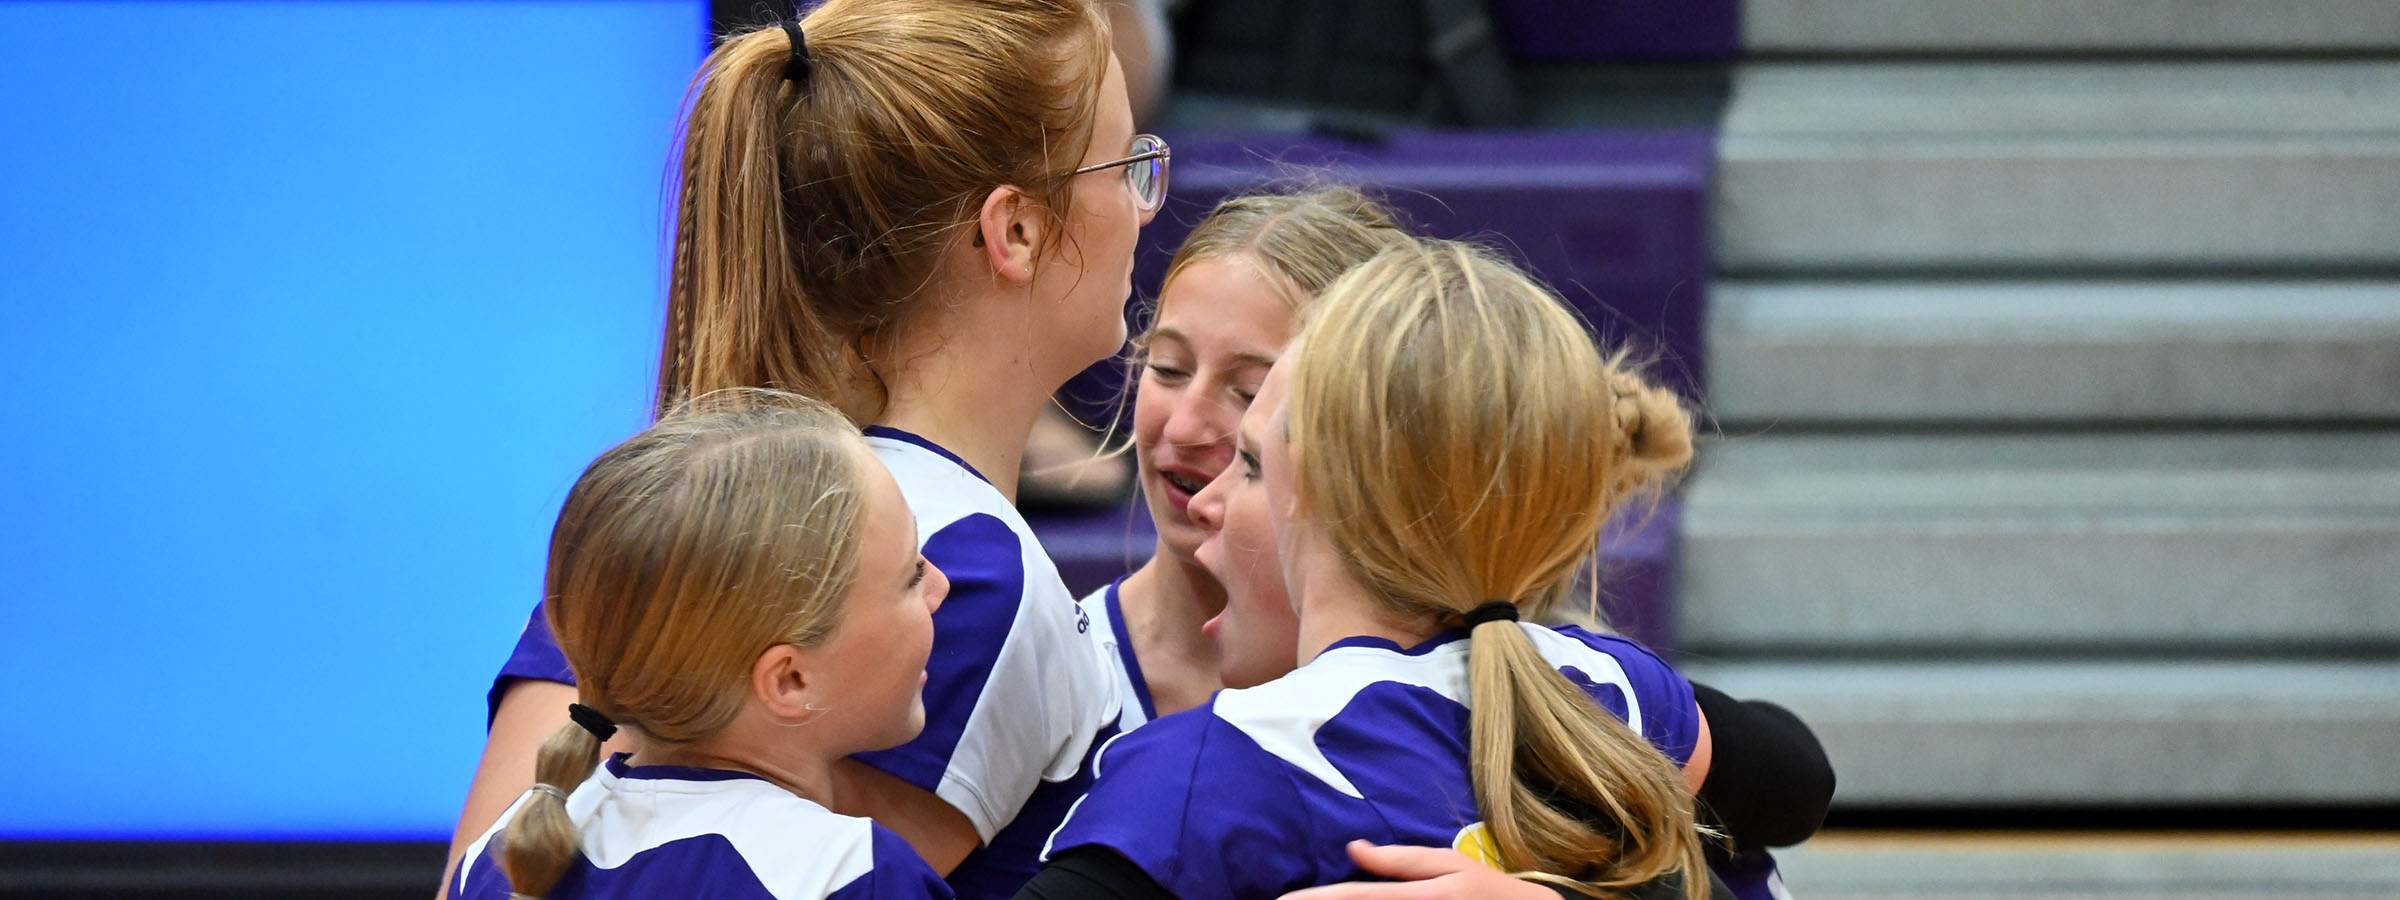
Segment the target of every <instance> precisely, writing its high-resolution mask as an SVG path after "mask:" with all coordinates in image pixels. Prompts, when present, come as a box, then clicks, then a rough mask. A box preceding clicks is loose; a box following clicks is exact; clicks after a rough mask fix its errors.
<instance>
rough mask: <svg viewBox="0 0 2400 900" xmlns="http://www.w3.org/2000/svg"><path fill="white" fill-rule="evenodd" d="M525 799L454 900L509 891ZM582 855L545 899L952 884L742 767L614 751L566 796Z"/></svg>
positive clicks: (843, 893) (738, 895) (785, 899)
mask: <svg viewBox="0 0 2400 900" xmlns="http://www.w3.org/2000/svg"><path fill="white" fill-rule="evenodd" d="M532 795H533V792H531V791H527V792H526V796H525V797H519V798H517V802H516V803H515V804H514V805H511V806H510V807H509V808H508V811H507V812H506V813H503V814H502V815H501V816H500V822H499V824H497V825H494V826H492V830H491V831H488V832H485V833H484V835H483V837H482V838H480V839H478V840H476V842H475V843H474V844H471V845H469V846H468V847H467V855H466V859H467V863H466V864H465V865H463V866H460V867H459V872H458V876H457V877H456V879H455V880H453V881H452V882H451V883H450V890H449V896H450V897H451V898H452V900H508V898H510V897H511V896H512V895H511V894H510V888H509V883H508V876H507V875H506V874H504V873H502V871H501V869H500V859H499V849H500V848H499V840H501V839H499V835H500V833H501V831H503V830H505V829H506V828H507V827H508V823H509V822H510V821H512V820H514V819H515V818H516V817H517V812H518V810H521V809H523V808H524V806H525V800H526V797H531V796H532ZM567 817H568V818H570V819H573V820H574V822H575V828H576V831H577V832H578V833H579V834H580V835H581V836H582V839H583V840H582V843H583V858H582V859H580V860H577V861H576V863H575V864H574V867H573V868H570V869H568V870H567V875H566V877H565V878H564V879H561V880H560V881H559V883H558V887H556V888H555V889H553V890H551V892H550V894H549V896H550V898H551V900H616V898H629V900H630V898H649V897H705V898H711V900H828V898H832V900H854V898H855V900H880V898H916V897H923V898H935V900H946V898H948V897H950V887H949V885H946V884H944V883H942V879H941V877H940V876H937V875H935V874H934V873H933V869H932V868H930V867H928V866H926V865H925V861H924V860H922V859H919V858H918V857H917V853H916V851H915V850H912V849H910V848H909V846H908V844H907V842H905V841H902V840H901V839H900V837H899V836H898V835H895V834H893V833H891V832H890V831H888V830H885V829H884V827H883V826H881V825H877V824H875V823H873V822H870V821H868V820H866V819H857V818H852V817H849V816H844V815H838V814H836V813H834V812H832V811H830V810H827V809H826V808H824V807H822V806H818V805H817V804H815V803H811V802H809V801H807V800H805V799H802V798H801V797H799V796H797V795H795V794H793V793H792V792H790V791H787V790H784V789H783V788H782V787H780V786H777V785H776V784H774V783H773V782H769V781H767V780H766V779H763V778H760V777H758V776H756V775H751V774H748V773H745V772H729V771H724V770H720V769H694V768H685V767H682V766H632V765H628V764H627V763H626V761H625V757H624V755H623V754H619V755H618V756H616V757H615V758H612V759H610V760H608V761H607V762H605V763H602V764H601V765H600V768H599V770H597V771H595V772H593V773H592V777H591V778H589V779H586V780H585V781H584V783H583V784H582V786H580V787H577V788H576V789H575V792H574V793H573V794H570V795H568V797H567Z"/></svg>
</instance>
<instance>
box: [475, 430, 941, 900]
mask: <svg viewBox="0 0 2400 900" xmlns="http://www.w3.org/2000/svg"><path fill="white" fill-rule="evenodd" d="M702 399H703V402H702V404H700V406H699V407H698V408H696V409H694V410H692V411H689V412H686V413H679V414H673V415H669V416H667V417H665V418H663V419H661V420H660V421H659V423H658V424H656V425H654V426H652V427H651V428H650V429H649V430H647V431H644V432H642V433H641V434H639V435H636V436H635V437H634V438H633V439H631V440H629V441H626V442H625V443H623V444H621V445H618V446H617V447H616V448H615V449H612V450H610V451H608V452H607V453H605V454H602V455H601V456H600V458H599V459H598V460H596V461H594V462H593V463H592V464H591V466H590V468H588V469H586V470H585V471H584V474H583V477H582V478H581V479H580V480H578V481H577V482H576V484H575V488H574V490H573V491H572V492H570V493H569V494H568V495H567V501H566V505H565V508H564V509H562V510H561V511H560V512H559V515H558V525H557V528H556V530H555V531H553V532H552V535H551V539H550V567H549V574H548V576H547V578H546V579H545V588H544V591H543V596H544V597H545V598H546V601H547V603H546V607H545V608H546V610H547V617H548V622H549V624H550V626H551V631H552V634H554V635H555V636H556V639H557V644H558V646H559V647H560V648H561V649H562V650H563V651H564V652H565V654H566V658H567V663H568V666H569V668H570V669H572V671H573V673H574V675H575V676H576V692H577V703H576V705H574V706H573V707H571V709H572V721H571V722H569V723H568V724H566V725H563V726H561V727H560V728H559V729H558V730H557V732H556V733H554V734H552V735H551V736H550V737H549V739H548V740H547V741H546V742H544V743H543V745H542V747H541V751H540V753H539V755H538V758H537V761H536V764H535V778H536V783H535V784H534V785H533V787H532V789H531V790H528V791H526V792H525V793H524V794H523V796H521V797H519V798H517V799H516V801H515V803H514V804H512V805H511V806H509V807H508V809H507V811H506V812H505V813H504V814H503V815H502V816H501V822H500V824H499V825H498V826H496V827H495V828H493V829H492V830H491V831H490V832H488V833H485V834H484V835H483V836H482V837H481V838H480V839H478V840H476V841H475V842H474V843H473V844H471V845H470V847H469V856H468V858H467V864H466V865H465V866H464V867H462V869H461V871H460V872H459V874H458V877H457V878H456V879H454V881H453V883H452V884H451V885H450V886H449V894H450V896H452V897H456V898H477V900H503V898H518V897H550V898H556V900H567V898H576V897H665V896H686V897H693V896H713V897H737V896H739V897H770V896H771V897H780V898H787V900H789V898H811V900H813V898H823V897H842V898H851V897H859V898H869V897H875V898H880V897H900V898H905V897H948V896H949V895H950V890H949V888H948V887H947V886H946V885H944V884H943V883H942V881H941V878H940V877H939V876H937V875H935V874H934V872H933V870H932V869H931V868H928V867H927V866H926V865H925V862H924V861H923V860H922V859H920V858H919V857H918V856H917V854H916V852H915V851H913V850H911V849H910V848H909V847H908V845H907V844H906V843H904V842H902V841H901V840H900V839H899V838H898V837H896V836H895V835H893V834H892V833H891V832H889V831H887V830H885V829H883V828H882V827H881V826H878V825H876V824H874V823H872V822H870V821H868V820H866V819H858V818H851V817H848V816H843V815H838V814H836V813H834V812H832V811H830V810H828V809H827V808H826V806H825V804H826V803H827V802H828V798H830V797H832V796H833V793H834V785H835V779H834V777H833V766H834V765H835V762H836V761H837V760H840V759H841V758H843V757H844V756H847V755H849V754H852V753H857V752H860V751H865V750H879V749H883V748H886V747H891V746H894V745H897V744H900V743H902V742H904V741H907V740H908V739H910V738H912V737H914V736H916V734H917V732H918V730H919V729H920V728H922V727H923V725H924V723H925V708H924V705H923V704H922V702H920V700H919V698H918V696H917V690H918V686H919V684H920V679H922V678H923V677H924V671H925V663H926V657H927V655H928V653H929V652H930V651H931V649H932V646H933V642H934V633H933V632H934V627H933V611H934V609H935V608H936V607H939V606H940V605H941V602H942V596H943V593H944V592H945V590H946V588H947V585H946V582H944V580H943V578H942V573H941V571H940V570H939V569H937V568H934V567H932V566H930V565H928V564H927V563H926V561H925V558H924V557H923V556H921V555H919V553H918V552H917V535H916V527H915V524H914V523H913V522H912V521H911V516H910V514H909V509H908V504H907V503H906V501H904V500H902V499H901V496H900V489H899V486H898V485H897V484H895V483H893V481H892V476H891V475H890V474H889V473H888V472H886V471H885V470H884V467H883V464H882V463H880V462H877V461H876V458H875V455H874V454H873V453H872V452H871V451H869V450H868V448H867V445H866V442H865V441H863V440H861V439H860V438H859V436H858V431H857V429H856V427H855V426H853V425H851V424H850V423H849V421H848V420H846V419H844V418H843V417H842V416H841V414H840V413H837V412H835V411H833V409H832V408H830V407H827V406H824V405H822V404H818V403H815V402H813V401H802V400H799V399H798V398H794V397H790V396H789V395H771V394H759V395H751V394H731V395H729V394H727V393H722V392H721V393H719V394H713V395H710V396H709V397H705V398H702ZM619 728H625V729H630V730H636V731H639V732H640V733H641V737H642V747H641V749H640V751H638V752H636V753H633V754H631V755H630V756H627V755H624V754H620V755H618V756H616V757H614V758H611V759H609V760H608V762H607V764H606V765H604V766H600V765H598V764H599V762H600V747H601V743H602V742H603V741H606V740H608V739H609V737H610V736H611V735H612V734H613V733H615V732H616V730H617V729H619ZM596 766H597V769H596V770H595V767H596ZM802 835H805V836H806V839H805V840H802V839H800V837H801V836H802Z"/></svg>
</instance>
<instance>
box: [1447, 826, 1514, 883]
mask: <svg viewBox="0 0 2400 900" xmlns="http://www.w3.org/2000/svg"><path fill="white" fill-rule="evenodd" d="M1450 849H1452V850H1456V851H1458V852H1460V853H1464V854H1466V855H1468V856H1470V857H1473V858H1474V859H1475V861H1476V862H1480V863H1482V864H1484V865H1487V866H1490V867H1492V868H1495V869H1499V870H1501V871H1503V872H1505V871H1508V867H1507V866H1503V865H1501V864H1500V845H1499V844H1498V843H1495V842H1494V841H1493V840H1492V830H1491V829H1489V828H1486V827H1484V825H1483V823H1482V822H1477V823H1475V824H1473V825H1469V826H1467V827H1465V828H1461V829H1459V830H1458V836H1457V837H1454V838H1451V839H1450Z"/></svg>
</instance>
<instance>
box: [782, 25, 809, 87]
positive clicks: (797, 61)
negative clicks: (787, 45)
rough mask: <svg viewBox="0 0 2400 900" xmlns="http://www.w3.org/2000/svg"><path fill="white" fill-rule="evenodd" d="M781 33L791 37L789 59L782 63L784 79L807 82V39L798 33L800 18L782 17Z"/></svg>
mask: <svg viewBox="0 0 2400 900" xmlns="http://www.w3.org/2000/svg"><path fill="white" fill-rule="evenodd" d="M783 34H784V36H785V37H788V38H791V41H792V56H791V59H789V60H787V61H785V62H784V64H783V77H784V80H786V81H797V82H800V83H801V84H807V83H808V68H809V63H808V39H807V38H804V37H802V36H801V35H800V19H799V18H798V17H796V16H795V17H792V18H787V19H784V20H783Z"/></svg>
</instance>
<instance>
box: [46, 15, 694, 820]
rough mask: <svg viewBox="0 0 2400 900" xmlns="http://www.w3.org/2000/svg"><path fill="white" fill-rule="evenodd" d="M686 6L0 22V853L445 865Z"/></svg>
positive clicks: (633, 324) (622, 404)
mask: <svg viewBox="0 0 2400 900" xmlns="http://www.w3.org/2000/svg"><path fill="white" fill-rule="evenodd" d="M706 18H707V4H706V3H703V2H691V0H684V2H518V3H494V2H369V3H352V2H269V3H252V2H194V3H116V2H110V3H34V4H5V5H0V303H4V304H5V306H4V313H5V314H4V316H0V376H5V384H6V386H5V388H4V389H0V413H5V415H6V417H7V422H8V424H7V436H6V440H5V441H0V503H5V508H6V513H5V515H0V715H5V716H6V717H7V718H6V719H5V720H0V735H5V737H4V738H0V759H4V760H5V761H6V769H7V771H8V772H9V773H10V785H9V789H8V791H7V793H6V798H5V799H0V838H62V837H64V838H212V839H251V838H337V839H348V838H360V839H367V838H373V839H420V838H445V837H447V836H448V834H449V831H450V829H451V827H452V825H453V824H454V823H455V822H456V819H457V816H458V807H459V804H460V802H461V801H462V799H463V798H464V796H465V791H466V786H467V782H468V780H469V778H470V777H471V776H472V775H473V772H474V767H475V762H476V759H477V755H478V753H479V752H480V750H481V748H482V740H483V719H484V690H485V688H486V686H487V685H488V679H489V678H490V676H491V673H492V672H493V670H494V669H495V668H496V667H497V666H498V664H499V663H500V661H501V659H502V658H503V657H504V656H505V655H506V653H507V651H508V648H509V645H510V643H511V642H512V641H513V640H514V639H515V637H516V634H517V630H518V629H519V627H520V626H521V625H522V624H523V621H524V616H525V614H526V612H527V611H528V610H529V609H530V608H531V607H532V605H533V602H534V600H535V599H536V595H537V594H538V592H539V589H540V583H541V573H542V562H543V552H544V545H545V542H546V540H547V537H548V531H549V524H550V519H551V517H552V516H553V515H555V514H556V512H557V505H558V503H559V501H560V500H561V499H563V497H564V495H565V492H566V488H567V486H568V485H569V484H570V483H572V481H573V479H574V477H575V475H576V474H577V473H578V471H580V469H581V467H582V466H583V464H584V463H586V462H588V461H589V460H590V458H591V457H592V456H593V455H594V454H596V453H598V452H599V451H600V450H602V449H604V448H605V447H607V446H608V445H609V444H611V443H614V442H615V441H617V440H619V439H621V438H622V437H624V436H625V435H627V434H629V433H631V432H632V431H634V430H636V429H638V428H639V427H640V426H641V424H642V423H643V421H644V420H645V419H646V418H647V412H648V403H649V392H650V378H651V377H652V372H653V371H654V369H655V355H656V352H657V342H658V338H657V332H658V327H659V322H660V316H661V310H662V300H661V298H662V296H663V293H664V291H663V289H662V284H661V282H662V276H661V273H662V271H663V268H662V262H661V259H660V248H661V246H662V243H661V235H662V229H663V227H664V225H665V223H666V222H667V221H668V218H667V217H666V216H665V215H664V203H665V200H666V195H665V187H666V185H667V184H668V177H667V176H668V169H667V166H668V160H669V156H670V154H671V149H672V146H671V145H672V142H673V127H674V114H675V110H676V107H677V104H678V103H679V101H680V100H681V97H682V94H683V90H684V88H685V86H686V84H687V83H688V81H689V79H690V77H691V75H692V71H693V69H694V67H695V66H696V65H697V63H698V61H699V57H700V53H701V51H702V49H703V48H702V39H703V35H704V33H705V27H706Z"/></svg>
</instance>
